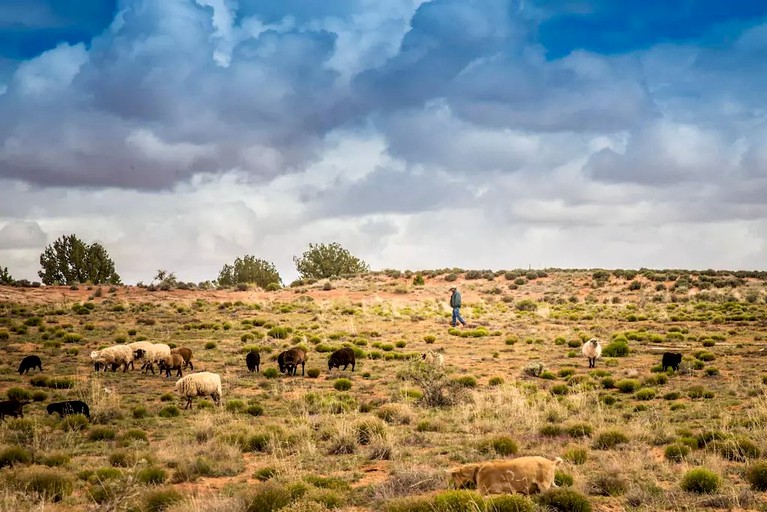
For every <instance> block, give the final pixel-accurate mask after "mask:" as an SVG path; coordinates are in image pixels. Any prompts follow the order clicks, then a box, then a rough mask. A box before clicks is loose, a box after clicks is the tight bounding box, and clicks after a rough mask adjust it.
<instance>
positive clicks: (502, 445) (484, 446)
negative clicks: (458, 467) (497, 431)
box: [478, 435, 519, 457]
mask: <svg viewBox="0 0 767 512" xmlns="http://www.w3.org/2000/svg"><path fill="white" fill-rule="evenodd" d="M478 448H479V450H480V451H481V452H483V453H488V452H490V451H493V452H495V453H497V454H498V455H501V456H504V457H505V456H507V455H514V454H516V453H517V452H518V451H519V446H517V442H516V441H515V440H514V439H513V438H512V437H511V436H507V435H497V436H493V437H491V438H489V439H485V440H483V441H481V442H480V443H479V446H478Z"/></svg>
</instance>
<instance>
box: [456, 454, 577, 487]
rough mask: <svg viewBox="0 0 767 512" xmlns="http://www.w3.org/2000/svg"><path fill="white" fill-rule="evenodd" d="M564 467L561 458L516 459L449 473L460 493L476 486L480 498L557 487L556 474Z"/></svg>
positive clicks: (497, 461) (471, 465)
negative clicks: (558, 469) (488, 495)
mask: <svg viewBox="0 0 767 512" xmlns="http://www.w3.org/2000/svg"><path fill="white" fill-rule="evenodd" d="M561 463H562V459H561V458H559V457H557V458H555V459H554V460H549V459H547V458H545V457H537V456H532V457H517V458H516V459H500V460H490V461H485V462H478V463H475V464H465V465H463V466H459V467H457V468H454V469H451V470H449V471H450V478H451V481H452V483H453V485H454V486H455V487H456V488H458V489H460V488H463V487H474V486H476V488H477V491H479V492H480V493H481V494H507V493H513V492H519V493H522V494H533V493H535V492H543V491H547V490H548V489H549V488H550V487H556V485H554V472H555V471H556V468H557V466H558V465H559V464H561Z"/></svg>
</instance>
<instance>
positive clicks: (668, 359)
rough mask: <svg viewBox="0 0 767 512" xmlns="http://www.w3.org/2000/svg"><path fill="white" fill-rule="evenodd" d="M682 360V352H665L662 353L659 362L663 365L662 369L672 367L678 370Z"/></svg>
mask: <svg viewBox="0 0 767 512" xmlns="http://www.w3.org/2000/svg"><path fill="white" fill-rule="evenodd" d="M681 362H682V354H680V353H679V352H665V353H664V354H663V359H662V360H661V364H662V365H663V371H664V372H665V371H666V368H673V369H674V370H679V364H680V363H681Z"/></svg>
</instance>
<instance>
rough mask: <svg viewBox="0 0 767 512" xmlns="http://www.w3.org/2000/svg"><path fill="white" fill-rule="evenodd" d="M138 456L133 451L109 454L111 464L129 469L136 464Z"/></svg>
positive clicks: (117, 451) (119, 451)
mask: <svg viewBox="0 0 767 512" xmlns="http://www.w3.org/2000/svg"><path fill="white" fill-rule="evenodd" d="M136 460H137V455H136V452H134V451H132V450H115V451H113V452H112V453H110V454H109V463H110V464H111V465H112V466H114V467H118V468H129V467H131V466H133V465H134V464H136Z"/></svg>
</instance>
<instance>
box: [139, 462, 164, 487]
mask: <svg viewBox="0 0 767 512" xmlns="http://www.w3.org/2000/svg"><path fill="white" fill-rule="evenodd" d="M166 478H167V475H166V474H165V470H164V469H162V468H161V467H158V466H149V467H146V468H143V469H140V470H138V471H137V472H136V480H137V481H138V482H139V483H142V484H144V485H157V484H161V483H163V482H165V479H166Z"/></svg>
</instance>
